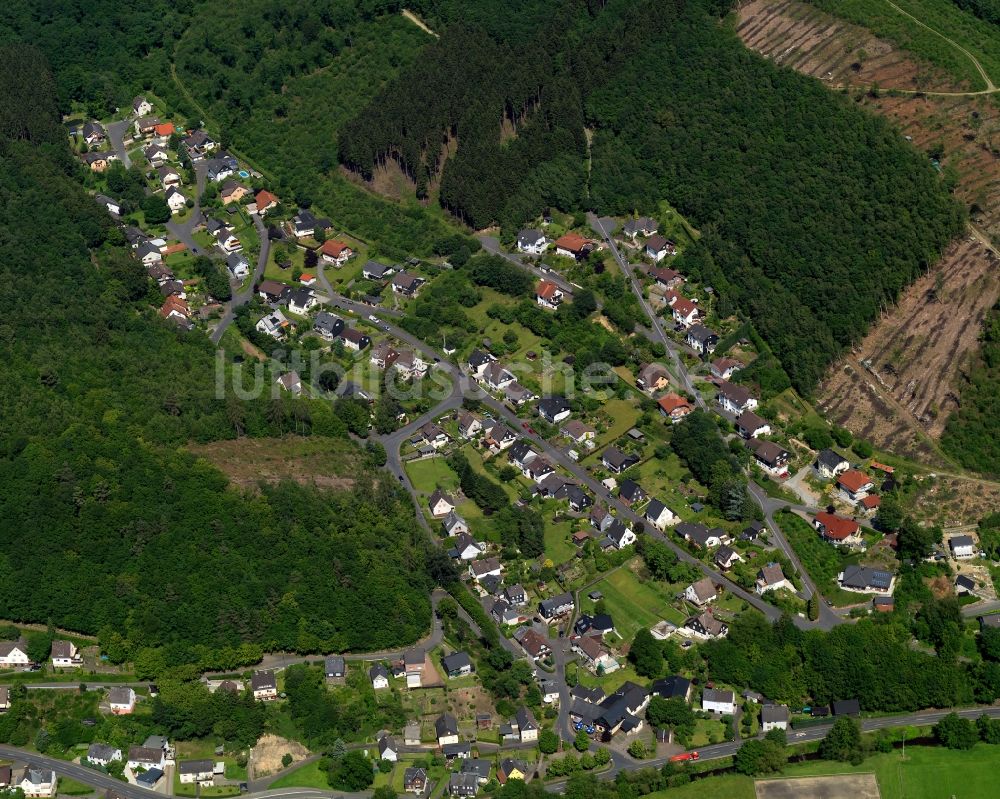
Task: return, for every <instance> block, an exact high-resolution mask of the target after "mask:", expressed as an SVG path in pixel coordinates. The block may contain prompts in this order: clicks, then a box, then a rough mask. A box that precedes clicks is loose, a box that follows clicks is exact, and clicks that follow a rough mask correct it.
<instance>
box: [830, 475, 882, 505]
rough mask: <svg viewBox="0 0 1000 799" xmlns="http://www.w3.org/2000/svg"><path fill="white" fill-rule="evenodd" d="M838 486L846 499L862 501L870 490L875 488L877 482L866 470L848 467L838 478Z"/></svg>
mask: <svg viewBox="0 0 1000 799" xmlns="http://www.w3.org/2000/svg"><path fill="white" fill-rule="evenodd" d="M837 488H838V489H839V490H840V494H841V496H842V497H844V499H847V500H849V501H851V502H860V501H861V500H863V499H864V498H865V497H866V496H868V492H869V491H871V490H872V489H873V488H875V483H874V482H872V479H871V478H870V477H869V476H868V475H867V474H865V473H864V472H859V471H858V470H857V469H848V470H847V471H846V472H844V473H843V474H841V475H840V476H839V477H838V478H837Z"/></svg>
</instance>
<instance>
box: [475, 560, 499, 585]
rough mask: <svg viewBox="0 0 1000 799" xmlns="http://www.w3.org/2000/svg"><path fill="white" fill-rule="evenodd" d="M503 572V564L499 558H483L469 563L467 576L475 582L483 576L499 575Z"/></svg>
mask: <svg viewBox="0 0 1000 799" xmlns="http://www.w3.org/2000/svg"><path fill="white" fill-rule="evenodd" d="M502 574H503V564H502V563H500V559H499V558H483V559H482V560H474V561H472V562H471V563H470V564H469V576H470V577H471V578H472V579H473V580H475V581H476V582H477V583H478V582H479V581H480V580H482V579H483V578H484V577H491V576H492V577H500V576H501V575H502Z"/></svg>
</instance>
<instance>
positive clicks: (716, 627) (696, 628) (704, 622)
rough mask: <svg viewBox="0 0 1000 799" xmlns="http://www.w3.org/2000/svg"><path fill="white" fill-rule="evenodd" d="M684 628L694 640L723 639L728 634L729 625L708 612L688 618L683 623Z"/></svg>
mask: <svg viewBox="0 0 1000 799" xmlns="http://www.w3.org/2000/svg"><path fill="white" fill-rule="evenodd" d="M684 628H685V629H686V630H687V631H688V634H689V635H693V636H694V637H696V638H725V637H726V635H728V633H729V625H728V624H726V623H725V622H721V621H719V620H718V619H717V618H715V616H713V615H712V614H711V613H709V612H708V611H706V612H704V613H701V614H699V615H698V616H692V617H691V618H689V619H688V620H687V621H686V622H684Z"/></svg>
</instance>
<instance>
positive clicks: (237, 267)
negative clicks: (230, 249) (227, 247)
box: [226, 252, 250, 280]
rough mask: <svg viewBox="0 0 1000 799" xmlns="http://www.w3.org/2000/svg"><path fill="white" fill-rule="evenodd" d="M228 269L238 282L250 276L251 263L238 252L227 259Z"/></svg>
mask: <svg viewBox="0 0 1000 799" xmlns="http://www.w3.org/2000/svg"><path fill="white" fill-rule="evenodd" d="M226 269H227V270H228V271H229V274H230V275H232V276H233V278H235V279H236V280H243V278H245V277H247V276H248V275H249V274H250V262H249V261H248V260H247V259H246V257H245V256H243V255H242V254H240V253H238V252H234V253H230V254H229V255H228V256H227V257H226Z"/></svg>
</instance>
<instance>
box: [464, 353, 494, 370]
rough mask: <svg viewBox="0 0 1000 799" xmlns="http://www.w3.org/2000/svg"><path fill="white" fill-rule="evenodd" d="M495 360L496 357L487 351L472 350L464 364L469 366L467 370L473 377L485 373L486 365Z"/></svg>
mask: <svg viewBox="0 0 1000 799" xmlns="http://www.w3.org/2000/svg"><path fill="white" fill-rule="evenodd" d="M495 360H496V358H494V357H493V356H492V355H490V354H489V353H488V352H483V351H482V350H473V351H472V352H471V353H469V360H468V361H467V362H466V365H467V366H468V367H469V372H471V373H472V375H473V376H474V377H482V376H483V375H484V374H486V367H487V366H489V365H490V364H491V363H493V362H494V361H495Z"/></svg>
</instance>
